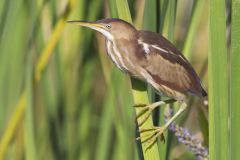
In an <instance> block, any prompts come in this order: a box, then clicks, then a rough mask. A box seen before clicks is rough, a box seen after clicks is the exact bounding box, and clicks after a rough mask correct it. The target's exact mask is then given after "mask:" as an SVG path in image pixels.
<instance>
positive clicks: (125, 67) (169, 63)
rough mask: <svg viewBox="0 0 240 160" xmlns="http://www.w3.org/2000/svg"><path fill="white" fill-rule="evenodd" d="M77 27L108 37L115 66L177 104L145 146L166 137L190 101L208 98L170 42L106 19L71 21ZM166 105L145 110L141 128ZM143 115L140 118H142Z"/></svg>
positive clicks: (149, 106) (154, 130) (159, 104)
mask: <svg viewBox="0 0 240 160" xmlns="http://www.w3.org/2000/svg"><path fill="white" fill-rule="evenodd" d="M67 22H68V23H72V24H75V25H78V26H83V27H88V28H91V29H93V30H95V31H97V32H100V33H101V34H102V35H103V36H104V37H105V48H106V51H107V54H108V56H109V57H110V59H111V60H112V62H113V63H114V64H115V65H116V66H117V68H119V69H120V70H121V71H123V72H124V73H127V74H128V75H130V76H131V77H134V78H137V79H139V80H141V81H144V82H146V83H147V84H149V85H151V86H152V87H153V88H154V90H155V91H156V93H157V94H159V95H162V96H166V97H168V98H170V100H173V101H178V102H179V103H180V107H179V109H178V111H177V112H176V113H175V114H174V115H173V116H172V118H171V119H170V120H169V121H168V122H166V123H165V124H164V125H163V126H160V127H153V128H151V129H145V130H142V131H141V132H146V131H151V132H152V134H150V136H148V137H146V138H145V139H144V140H142V142H147V141H149V140H152V142H155V141H156V139H157V137H158V136H163V133H164V131H166V130H167V128H168V127H169V125H170V124H171V123H172V122H174V121H175V120H176V119H177V117H179V116H180V115H181V114H182V113H183V112H184V111H185V110H186V108H187V97H188V96H189V95H193V96H197V97H200V98H201V97H205V96H207V92H206V91H205V90H204V88H203V86H202V83H201V81H200V78H199V77H198V75H197V73H196V72H195V70H194V68H193V67H192V66H191V64H190V63H189V62H188V60H187V59H186V58H185V57H184V55H183V54H182V53H181V51H179V50H178V49H177V47H175V46H174V45H173V44H172V43H171V42H170V41H168V40H167V39H166V38H164V37H163V36H161V35H160V34H158V33H155V32H151V31H146V30H137V29H136V28H135V27H134V26H133V25H132V24H131V23H129V22H126V21H124V20H122V19H117V18H106V19H102V20H98V21H95V22H89V21H80V20H71V21H67ZM166 103H167V101H158V102H154V103H152V104H149V105H146V106H144V108H143V109H144V111H149V112H148V114H147V115H145V117H144V119H143V121H142V122H140V123H139V125H142V124H143V123H144V122H145V121H146V119H147V118H148V117H149V116H150V114H151V112H152V111H153V110H154V109H155V108H156V107H158V106H161V105H163V104H166ZM141 115H142V114H139V115H137V117H140V116H141Z"/></svg>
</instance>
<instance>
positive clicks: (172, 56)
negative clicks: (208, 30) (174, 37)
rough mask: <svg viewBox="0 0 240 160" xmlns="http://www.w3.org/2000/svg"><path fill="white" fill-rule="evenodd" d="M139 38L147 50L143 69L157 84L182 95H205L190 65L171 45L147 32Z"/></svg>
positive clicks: (158, 36) (141, 33)
mask: <svg viewBox="0 0 240 160" xmlns="http://www.w3.org/2000/svg"><path fill="white" fill-rule="evenodd" d="M139 38H140V40H141V42H142V43H145V44H148V50H149V53H148V54H147V55H146V59H147V61H146V63H145V64H144V66H143V67H144V68H145V69H146V70H147V72H148V73H149V74H150V75H151V76H152V77H153V79H154V80H155V81H156V82H157V83H158V84H162V85H165V86H167V87H169V88H171V89H174V90H177V91H179V92H183V93H186V92H190V93H192V94H195V95H198V96H205V95H206V92H205V91H204V89H203V87H202V86H201V82H200V79H199V77H198V76H197V74H196V72H195V71H194V69H193V68H192V66H191V64H190V63H189V62H188V61H187V59H186V58H185V57H184V56H183V54H182V53H181V52H180V51H179V50H178V49H177V48H176V47H175V46H174V45H173V44H171V43H170V42H169V41H168V40H167V39H165V38H164V37H162V36H160V35H158V34H156V33H153V32H149V31H141V32H140V37H139Z"/></svg>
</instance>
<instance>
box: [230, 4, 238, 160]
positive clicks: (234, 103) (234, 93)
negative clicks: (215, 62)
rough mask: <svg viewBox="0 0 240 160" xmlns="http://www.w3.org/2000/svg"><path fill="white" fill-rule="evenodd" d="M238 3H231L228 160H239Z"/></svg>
mask: <svg viewBox="0 0 240 160" xmlns="http://www.w3.org/2000/svg"><path fill="white" fill-rule="evenodd" d="M239 9H240V1H239V0H233V1H232V16H231V17H232V25H231V29H232V33H231V58H230V62H231V66H230V67H231V68H230V153H229V154H230V156H231V157H230V158H229V159H239V158H240V152H239V150H238V147H239V146H240V137H239V131H240V126H239V122H240V107H239V106H240V98H239V95H240V85H239V84H240V76H239V73H240V63H239V60H240V45H239V42H240V29H239V26H240V10H239Z"/></svg>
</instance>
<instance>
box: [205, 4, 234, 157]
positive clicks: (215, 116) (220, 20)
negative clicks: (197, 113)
mask: <svg viewBox="0 0 240 160" xmlns="http://www.w3.org/2000/svg"><path fill="white" fill-rule="evenodd" d="M209 27H210V30H209V31H210V32H209V38H210V39H209V43H210V44H209V46H210V48H209V49H210V50H209V61H208V63H209V65H208V66H209V85H208V86H209V133H210V134H209V146H210V148H209V149H210V150H209V151H210V159H211V160H226V159H230V155H229V137H228V135H229V134H228V133H229V132H228V127H229V126H228V119H229V117H228V99H229V97H228V78H227V73H228V67H227V47H226V22H225V1H224V0H211V1H210V26H209Z"/></svg>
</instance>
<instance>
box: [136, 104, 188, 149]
mask: <svg viewBox="0 0 240 160" xmlns="http://www.w3.org/2000/svg"><path fill="white" fill-rule="evenodd" d="M186 108H187V104H186V103H182V104H181V106H180V108H179V110H178V111H177V113H176V114H175V115H174V116H173V117H172V118H171V119H170V120H169V121H167V123H166V124H164V126H161V127H152V128H148V129H142V130H140V131H139V132H140V135H143V136H141V137H142V138H143V139H142V140H141V142H142V143H145V142H149V145H148V147H147V148H149V147H151V146H152V145H153V144H154V143H155V142H156V140H157V137H158V136H161V139H163V140H164V138H163V132H164V131H165V130H167V128H168V127H169V125H170V124H171V123H172V122H174V121H175V120H176V119H177V117H178V116H179V115H180V114H182V113H183V112H184V111H185V110H186ZM138 139H140V137H139V138H138Z"/></svg>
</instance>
